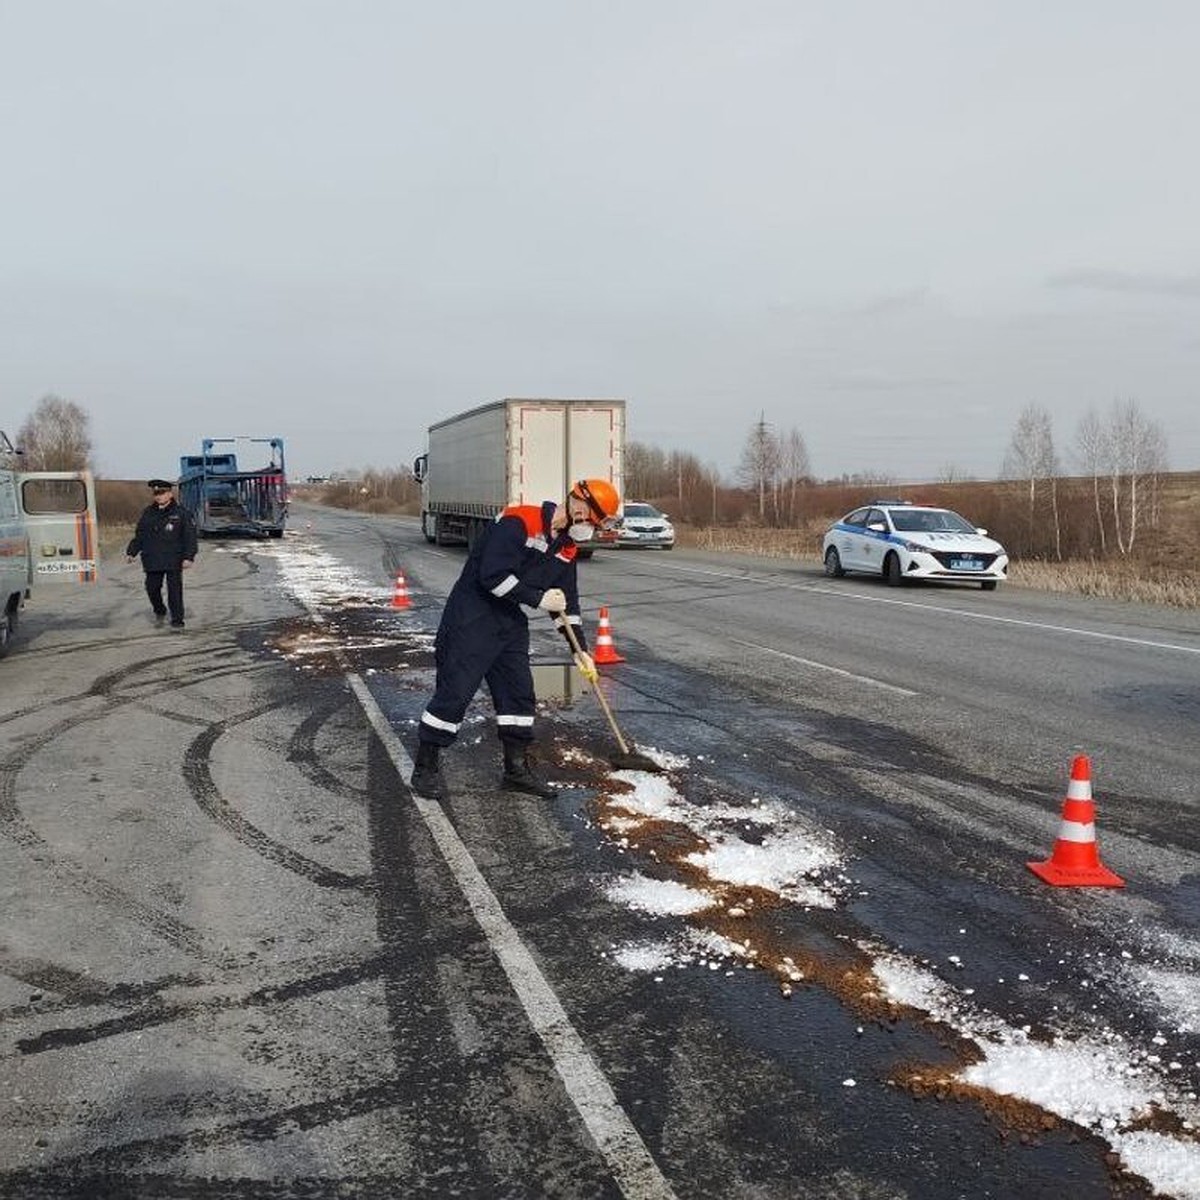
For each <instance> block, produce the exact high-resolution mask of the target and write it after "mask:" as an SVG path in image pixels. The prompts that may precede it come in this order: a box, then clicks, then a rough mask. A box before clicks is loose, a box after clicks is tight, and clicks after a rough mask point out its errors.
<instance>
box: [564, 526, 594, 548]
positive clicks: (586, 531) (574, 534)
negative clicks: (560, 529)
mask: <svg viewBox="0 0 1200 1200" xmlns="http://www.w3.org/2000/svg"><path fill="white" fill-rule="evenodd" d="M595 536H596V527H595V525H593V524H592V523H591V521H574V522H572V524H571V525H569V526H568V527H567V537H569V538H570V539H571V541H573V542H576V543H578V542H590V541H591V540H592V538H594V537H595Z"/></svg>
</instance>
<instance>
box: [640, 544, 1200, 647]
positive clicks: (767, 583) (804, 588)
mask: <svg viewBox="0 0 1200 1200" xmlns="http://www.w3.org/2000/svg"><path fill="white" fill-rule="evenodd" d="M661 566H662V569H664V570H667V571H682V572H684V573H685V574H693V575H715V576H717V577H718V578H719V579H736V580H738V581H739V582H741V583H757V584H760V585H761V586H763V587H772V588H787V589H789V590H790V591H793V592H816V593H818V594H819V595H822V596H842V597H844V598H845V599H847V600H863V601H866V602H868V603H872V604H898V605H900V606H901V607H902V608H919V609H920V610H921V611H922V612H935V613H949V614H950V615H951V616H955V617H965V618H966V619H967V620H969V621H995V622H997V623H998V624H1001V625H1020V626H1023V627H1024V628H1026V629H1044V630H1046V631H1047V632H1049V633H1073V634H1075V635H1076V636H1077V637H1090V638H1098V639H1099V640H1101V641H1105V642H1124V643H1125V644H1126V645H1129V646H1144V647H1146V648H1147V649H1150V650H1174V651H1177V652H1178V653H1180V654H1200V646H1180V645H1178V644H1177V643H1175V642H1152V641H1150V640H1149V639H1148V638H1136V637H1127V636H1125V635H1124V634H1120V633H1101V632H1099V631H1098V630H1095V629H1077V628H1076V627H1075V626H1073V625H1051V624H1048V623H1047V622H1045V621H1025V620H1022V619H1021V618H1020V617H1001V616H998V615H997V614H995V613H979V612H966V611H964V610H963V609H961V608H946V607H944V606H943V605H940V604H921V603H919V602H918V601H916V600H896V599H892V598H891V597H889V596H865V595H863V593H862V592H847V591H843V590H842V589H841V588H833V587H818V586H817V585H816V584H812V583H783V582H781V581H780V580H777V579H771V580H766V579H757V578H755V577H754V576H753V575H735V574H733V573H732V572H730V571H711V570H707V569H706V568H703V567H680V566H676V565H674V564H670V565H667V564H661Z"/></svg>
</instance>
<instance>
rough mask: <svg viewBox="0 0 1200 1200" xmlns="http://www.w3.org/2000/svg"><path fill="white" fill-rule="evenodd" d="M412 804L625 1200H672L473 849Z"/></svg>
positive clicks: (401, 762)
mask: <svg viewBox="0 0 1200 1200" xmlns="http://www.w3.org/2000/svg"><path fill="white" fill-rule="evenodd" d="M345 678H346V681H347V682H348V683H349V684H350V687H351V690H352V691H353V692H354V694H355V695H356V696H357V697H358V702H359V704H361V705H362V708H363V712H364V713H365V714H366V717H367V720H368V721H370V722H371V727H372V728H373V729H374V730H375V732H376V734H378V736H379V740H380V741H381V742H382V743H383V746H384V749H385V750H386V751H387V753H388V757H389V758H390V759H391V760H392V764H393V765H394V766H395V768H396V770H397V771H398V772H399V773H400V776H401V778H402V779H407V778H408V777H409V776H410V775H411V774H412V770H413V762H412V759H410V758H409V757H408V754H407V753H406V752H405V750H404V747H403V745H401V743H400V739H399V738H398V737H397V736H396V733H395V731H394V730H393V729H392V727H391V725H390V724H389V723H388V720H387V718H386V717H385V716H384V715H383V711H382V709H380V707H379V705H378V704H376V702H375V697H374V696H372V695H371V692H370V690H369V689H368V688H367V685H366V684H365V683H364V682H363V680H362V679H361V677H359V676H358V675H356V674H354V673H353V672H352V671H347V672H346V674H345ZM410 794H411V793H410ZM412 800H413V803H414V804H415V805H416V806H417V811H418V812H419V813H420V814H421V816H422V818H424V821H425V824H426V826H427V827H428V829H429V832H430V833H431V834H432V835H433V840H434V842H435V843H436V844H437V847H438V849H439V850H440V851H441V852H442V857H443V858H444V859H445V861H446V865H447V866H448V867H449V868H450V872H451V874H452V875H453V876H454V878H455V880H456V882H457V883H458V886H459V887H460V888H461V889H462V893H463V895H464V896H465V897H466V900H467V903H468V904H469V905H470V906H471V911H472V912H473V913H474V914H475V919H476V920H477V921H478V922H479V926H480V928H481V929H482V930H483V932H484V935H485V936H486V937H487V940H488V944H489V945H490V946H491V948H492V952H493V953H494V954H495V955H496V958H497V959H499V961H500V965H501V966H502V967H503V968H504V973H505V974H506V975H507V976H508V979H509V982H510V983H511V984H512V986H513V990H514V991H515V992H516V993H517V997H518V999H520V1001H521V1004H522V1006H523V1007H524V1009H525V1012H526V1014H527V1015H528V1017H529V1020H530V1023H531V1024H532V1025H533V1028H534V1030H535V1031H536V1033H537V1035H538V1037H540V1038H541V1039H542V1044H543V1045H544V1046H545V1047H546V1050H547V1051H548V1052H549V1054H550V1058H551V1060H552V1061H553V1063H554V1069H555V1070H556V1071H557V1072H558V1074H559V1077H560V1078H561V1079H562V1081H563V1086H564V1087H565V1088H566V1090H567V1095H568V1096H569V1097H570V1099H571V1103H572V1104H574V1105H575V1109H576V1111H577V1112H578V1113H579V1115H580V1117H582V1118H583V1123H584V1125H586V1126H587V1130H588V1132H589V1133H590V1134H591V1135H592V1138H593V1140H594V1141H595V1143H596V1147H597V1149H599V1151H600V1153H601V1154H602V1155H603V1156H604V1159H605V1161H606V1162H607V1163H608V1166H609V1169H610V1170H611V1171H612V1173H613V1178H614V1179H615V1180H616V1181H617V1184H618V1186H619V1187H620V1188H621V1191H622V1193H623V1194H624V1195H625V1196H627V1197H629V1198H630V1200H653V1198H655V1197H661V1198H662V1200H668V1198H672V1200H673V1198H674V1196H675V1193H674V1192H673V1191H672V1190H671V1185H670V1184H669V1183H668V1182H667V1180H666V1178H665V1176H664V1175H663V1174H662V1172H661V1171H660V1170H659V1167H658V1164H657V1163H656V1162H655V1161H654V1158H653V1156H652V1155H651V1154H650V1151H649V1149H647V1147H646V1143H645V1142H643V1141H642V1136H641V1134H640V1133H638V1131H637V1129H636V1127H635V1126H634V1124H633V1122H632V1121H631V1120H630V1119H629V1116H628V1114H627V1113H626V1112H625V1110H624V1109H623V1108H622V1107H621V1105H620V1102H619V1101H618V1100H617V1097H616V1095H615V1094H614V1092H613V1090H612V1086H611V1085H610V1084H609V1082H608V1080H607V1079H606V1078H605V1077H604V1073H603V1072H602V1071H601V1070H600V1068H599V1067H598V1066H597V1065H596V1060H595V1059H593V1058H592V1056H591V1054H590V1053H589V1052H588V1048H587V1046H586V1045H585V1044H584V1041H583V1038H581V1037H580V1036H579V1034H578V1033H577V1032H576V1030H575V1027H574V1026H573V1025H572V1024H571V1021H570V1018H569V1017H568V1016H567V1014H566V1011H565V1010H564V1008H563V1006H562V1004H561V1002H560V1001H559V999H558V996H557V995H556V994H555V991H554V989H553V988H552V987H551V986H550V983H549V981H548V980H547V979H546V977H545V976H544V975H543V974H542V972H541V970H540V969H539V968H538V965H537V963H536V962H535V961H534V958H533V955H532V954H530V953H529V950H528V949H527V948H526V946H525V943H524V942H522V941H521V936H520V934H519V933H517V931H516V929H515V928H514V927H513V925H512V923H511V922H510V921H509V919H508V917H506V916H505V915H504V910H503V909H502V908H501V907H500V901H499V900H497V899H496V894H495V892H493V891H492V889H491V888H490V887H489V886H488V884H487V880H485V879H484V877H483V875H482V873H481V872H480V870H479V868H478V867H477V866H476V865H475V860H474V859H473V858H472V857H471V852H470V851H469V850H468V849H467V847H466V846H465V845H464V844H463V841H462V839H461V838H460V837H459V836H458V832H457V831H456V830H455V828H454V826H453V825H451V824H450V819H449V818H448V817H447V816H446V813H445V810H444V809H443V808H442V806H441V805H440V804H439V803H438V802H437V801H436V800H426V799H424V798H423V797H421V796H415V795H414V796H413V797H412Z"/></svg>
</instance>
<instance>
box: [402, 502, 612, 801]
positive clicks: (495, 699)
mask: <svg viewBox="0 0 1200 1200" xmlns="http://www.w3.org/2000/svg"><path fill="white" fill-rule="evenodd" d="M619 506H620V497H619V496H618V495H617V491H616V489H615V488H614V487H613V486H612V484H610V483H608V482H607V481H605V480H603V479H581V480H579V481H578V482H577V483H575V484H574V485H573V486H572V488H571V491H570V493H569V494H568V496H567V498H566V500H565V501H564V502H563V503H561V504H557V503H555V502H554V501H553V500H547V501H545V502H544V503H543V504H542V505H540V506H538V505H533V504H529V505H509V507H507V508H505V509H504V511H503V512H501V514H500V515H499V516H498V517H497V518H496V520H495V522H494V523H493V524H492V525H489V526H488V527H487V530H486V531H485V532H484V534H483V536H482V537H480V538H479V540H478V541H477V542H476V544H475V545H474V547H473V548H472V549H471V553H470V555H469V556H468V558H467V564H466V566H465V567H463V571H462V574H461V575H460V576H459V577H458V582H457V583H455V585H454V587H453V588H452V589H451V592H450V597H449V599H448V600H447V601H446V608H445V611H444V612H443V613H442V620H441V623H440V624H439V626H438V631H437V638H436V640H435V642H434V651H435V654H434V661H435V663H436V665H437V683H436V687H435V690H434V693H433V698H432V699H431V700H430V701H429V704H428V707H427V708H426V709H425V711H424V712H423V713H422V714H421V721H420V725H419V726H418V731H417V737H418V742H417V761H416V769H415V770H414V771H413V774H412V789H413V791H414V792H416V793H417V795H419V796H426V797H429V798H431V799H435V800H437V799H441V798H442V797H443V796H445V794H446V786H445V781H444V779H443V777H442V773H441V769H440V767H439V764H438V754H439V752H440V751H441V750H442V749H443V748H444V747H446V746H449V745H450V743H451V742H453V741H454V739H455V738H456V737H457V736H458V731H459V729H460V728H461V726H462V721H463V717H464V715H465V714H466V711H467V705H468V704H470V702H471V700H472V698H473V697H474V695H475V693H476V692H477V691H478V690H479V685H480V683H482V682H484V681H486V682H487V685H488V690H489V691H490V692H491V696H492V704H493V706H494V707H495V710H496V732H497V734H498V735H499V738H500V744H501V746H502V747H503V750H504V774H503V776H502V778H501V787H503V788H506V789H507V790H509V791H515V792H527V793H528V794H529V795H532V796H552V795H554V790H553V789H552V788H550V787H549V786H548V785H547V784H546V783H544V782H543V781H542V780H541V779H539V778H538V777H537V775H535V774H534V772H533V771H532V770H531V769H530V766H529V759H528V756H527V753H526V752H527V750H528V748H529V744H530V743H531V742H532V741H533V714H534V707H535V698H534V691H533V671H532V670H531V669H530V666H529V622H528V620H527V618H526V616H525V613H524V612H523V611H522V609H521V605H523V604H525V605H528V606H529V607H530V608H540V609H543V610H544V611H546V612H548V613H550V614H551V615H552V616H553V617H554V623H555V624H556V625H557V626H559V628H560V629H561V628H562V627H563V625H564V624H565V623H567V622H569V623H570V625H571V627H572V631H573V632H574V633H575V636H576V639H577V640H578V642H579V646H580V651H579V653H578V654H577V655H575V662H576V665H577V666H578V667H579V669H580V671H581V672H583V674H584V675H585V676H586V677H587V678H588V679H590V680H591V681H593V682H594V681H595V680H596V678H597V672H596V666H595V663H594V662H593V661H592V657H591V655H590V654H588V652H587V641H586V639H585V638H584V635H583V626H582V622H581V620H580V616H579V588H578V584H577V581H576V566H575V554H576V546H577V544H578V543H580V542H586V541H590V540H591V539H592V537H594V536H595V533H596V530H597V529H598V528H603V527H604V526H606V525H608V524H609V523H611V522H612V521H613V520H614V519H615V518H616V515H617V510H618V508H619ZM565 636H566V634H565V631H564V637H565Z"/></svg>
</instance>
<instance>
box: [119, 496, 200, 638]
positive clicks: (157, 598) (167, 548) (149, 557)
mask: <svg viewBox="0 0 1200 1200" xmlns="http://www.w3.org/2000/svg"><path fill="white" fill-rule="evenodd" d="M146 486H147V487H149V489H150V492H151V494H152V495H153V497H154V500H153V503H151V504H149V505H148V506H147V507H146V509H145V511H144V512H143V513H142V515H141V516H140V517H139V518H138V523H137V528H136V529H135V530H134V533H133V537H132V538H131V539H130V542H129V545H128V546H126V547H125V561H126V562H133V560H134V559H135V558H136V557H137V556H138V555H139V554H140V555H141V556H142V570H143V571H145V572H146V595H147V596H149V597H150V607H151V608H152V609H153V610H154V619H155V621H156V622H157V623H158V624H160V625H161V624H162V623H163V620H164V618H165V617H166V615H167V613H168V611H169V612H170V614H171V628H172V629H176V630H179V631H180V632H182V630H183V572H184V570H185V569H186V568H187V567H190V566H191V565H192V563H194V562H195V561H196V544H197V539H196V523H195V522H194V521H193V520H192V518H191V517H190V516H188V514H187V512H186V511H184V509H183V508H181V507H180V506H179V504H178V502H177V501H176V499H175V491H174V488H175V485H174V484H172V483H171V482H170V481H169V480H166V479H151V480H150V482H149V483H148V484H147V485H146ZM164 582H165V583H166V585H167V604H166V607H165V608H164V607H163V598H162V591H163V583H164Z"/></svg>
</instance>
